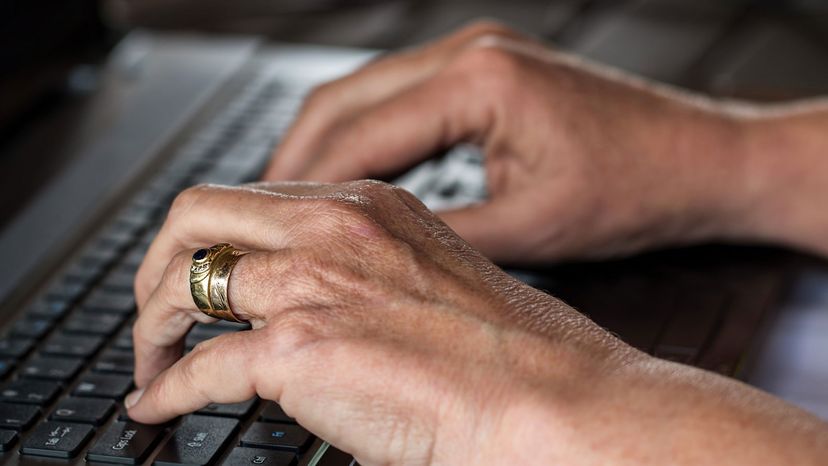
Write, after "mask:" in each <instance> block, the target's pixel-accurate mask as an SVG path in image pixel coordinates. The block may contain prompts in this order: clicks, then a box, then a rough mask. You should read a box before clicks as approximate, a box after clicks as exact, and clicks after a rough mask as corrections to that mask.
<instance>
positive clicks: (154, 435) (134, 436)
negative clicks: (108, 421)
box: [86, 422, 164, 464]
mask: <svg viewBox="0 0 828 466" xmlns="http://www.w3.org/2000/svg"><path fill="white" fill-rule="evenodd" d="M163 434H164V428H163V427H162V426H150V425H146V424H138V423H136V422H116V423H114V424H112V425H111V426H109V429H107V430H106V432H105V433H104V434H103V435H102V436H101V438H99V439H98V441H97V442H95V445H94V446H92V448H90V449H89V451H88V452H87V453H86V460H87V461H98V462H102V463H120V464H141V463H143V462H144V460H146V459H147V456H148V455H149V454H150V452H151V451H152V449H153V448H155V445H156V444H157V443H158V441H159V440H161V437H163Z"/></svg>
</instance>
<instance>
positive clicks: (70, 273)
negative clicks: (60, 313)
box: [55, 258, 106, 301]
mask: <svg viewBox="0 0 828 466" xmlns="http://www.w3.org/2000/svg"><path fill="white" fill-rule="evenodd" d="M105 267H106V263H105V262H100V261H96V260H94V259H91V258H90V259H87V260H82V261H75V263H73V264H72V265H70V266H69V267H68V268H67V269H66V271H65V272H64V274H65V275H66V278H67V279H68V280H70V281H74V282H76V283H80V284H81V285H82V286H84V287H86V286H88V284H90V283H92V282H93V281H94V280H96V279H97V278H98V277H99V276H100V275H101V273H103V270H104V268H105ZM57 296H61V295H55V297H57ZM61 297H63V296H61ZM75 297H76V296H72V297H71V299H70V301H74V299H75Z"/></svg>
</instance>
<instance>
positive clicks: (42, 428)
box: [20, 422, 93, 458]
mask: <svg viewBox="0 0 828 466" xmlns="http://www.w3.org/2000/svg"><path fill="white" fill-rule="evenodd" d="M92 433H93V429H92V426H89V425H85V424H72V423H69V422H44V423H42V424H40V425H38V426H37V427H35V429H34V430H33V431H32V433H31V434H30V435H29V437H28V438H27V439H26V441H25V442H23V446H22V447H21V448H20V453H22V454H24V455H35V456H51V457H53V458H72V457H74V456H76V455H77V454H78V452H80V450H81V448H83V445H84V444H85V443H86V442H87V441H89V437H91V436H92Z"/></svg>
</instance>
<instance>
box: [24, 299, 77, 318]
mask: <svg viewBox="0 0 828 466" xmlns="http://www.w3.org/2000/svg"><path fill="white" fill-rule="evenodd" d="M68 310H69V302H68V301H66V300H64V299H40V300H38V301H36V302H35V303H34V304H32V305H31V307H29V309H27V310H26V314H28V315H30V316H32V317H39V318H41V319H49V320H55V319H58V318H60V317H62V316H63V314H65V313H66V311H68Z"/></svg>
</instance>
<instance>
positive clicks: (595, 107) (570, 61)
mask: <svg viewBox="0 0 828 466" xmlns="http://www.w3.org/2000/svg"><path fill="white" fill-rule="evenodd" d="M739 125H740V121H739V120H738V119H737V118H736V117H734V116H729V115H728V114H727V113H726V112H724V111H723V110H721V109H719V108H717V107H716V106H715V105H713V104H711V103H710V102H702V103H698V102H697V101H696V100H691V99H688V98H686V97H683V96H681V95H679V94H678V93H675V92H672V91H669V90H665V89H661V88H656V87H655V86H653V85H652V84H649V83H646V82H644V81H641V80H636V79H632V78H630V77H628V76H622V75H620V73H617V72H613V71H609V70H605V69H601V68H600V67H597V66H594V65H589V64H586V63H584V62H582V61H579V60H577V59H575V58H574V57H571V56H567V55H564V54H562V53H559V52H557V51H554V50H550V49H548V48H546V47H544V46H543V45H541V44H540V43H538V42H536V41H534V40H532V39H529V38H525V37H522V36H520V35H519V34H517V33H515V32H513V31H510V30H508V29H505V28H504V27H502V26H499V25H496V24H490V23H478V24H475V25H472V26H470V27H467V28H465V29H462V30H460V31H459V32H457V33H455V34H453V35H451V36H449V37H447V38H445V39H442V40H440V41H438V42H436V43H434V44H431V45H428V46H426V47H423V48H420V49H415V50H411V51H406V52H403V53H400V54H397V55H391V56H388V57H385V58H382V59H380V60H378V61H375V62H372V63H370V64H368V65H367V66H365V67H364V68H362V69H361V70H359V71H357V72H356V73H354V74H352V75H349V76H346V77H344V78H342V79H339V80H337V81H334V82H332V83H329V84H325V85H323V86H321V87H319V88H318V89H316V90H315V91H314V92H313V93H312V94H311V95H310V97H309V98H308V99H307V101H306V104H305V106H304V108H303V110H302V112H301V114H300V116H299V118H298V119H297V121H296V123H295V124H294V126H293V127H292V128H291V130H290V131H289V133H288V135H287V137H286V139H285V141H284V142H283V144H282V145H281V146H280V148H279V149H278V151H277V153H276V154H275V157H274V160H273V162H272V164H271V166H270V167H269V169H268V170H267V172H266V174H265V178H266V179H269V180H311V181H344V180H350V179H360V178H367V177H380V176H383V175H387V174H390V173H394V172H398V171H399V170H401V169H404V168H407V167H410V166H411V165H413V164H415V163H417V162H419V161H421V160H423V159H424V158H426V157H428V156H429V155H431V154H433V153H435V152H436V151H438V150H440V149H443V148H446V147H449V146H451V145H453V144H455V143H458V142H464V141H465V142H474V143H478V144H480V145H481V146H482V147H484V148H485V153H486V159H485V163H486V173H487V179H488V190H489V193H490V198H489V199H488V200H487V201H486V202H484V203H482V204H479V205H475V206H472V207H468V208H464V209H458V210H453V211H447V212H441V213H440V216H441V217H442V219H443V220H444V221H445V222H446V223H447V224H448V225H449V226H451V227H452V228H453V229H454V230H455V231H456V232H458V233H459V234H460V236H462V237H463V238H464V239H466V240H467V241H469V242H470V243H471V244H472V245H473V246H475V247H476V248H478V249H480V250H481V251H482V252H484V253H485V254H486V255H487V256H488V257H489V258H491V259H493V260H495V261H500V262H506V263H526V262H549V261H551V260H559V259H566V258H571V257H576V256H577V257H606V256H611V255H618V254H626V253H630V252H633V251H636V250H640V249H644V248H650V247H654V246H661V245H667V244H680V243H687V242H692V241H699V240H704V239H711V238H716V237H727V236H730V235H733V234H734V233H735V232H734V231H733V228H734V225H735V226H739V225H741V224H742V223H743V220H744V219H743V217H742V214H743V211H745V210H747V208H746V206H747V205H749V204H750V202H749V200H748V199H747V197H748V196H747V195H746V193H747V192H748V189H747V188H746V184H747V183H746V181H745V180H744V179H741V178H740V176H741V174H742V173H744V172H745V170H743V167H742V165H741V164H744V163H745V162H744V161H743V160H742V159H741V158H740V157H738V156H737V154H739V153H741V152H743V148H741V147H740V144H741V143H742V140H741V139H740V138H739V137H737V136H738V135H739V134H740V131H739V128H740V127H739Z"/></svg>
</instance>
